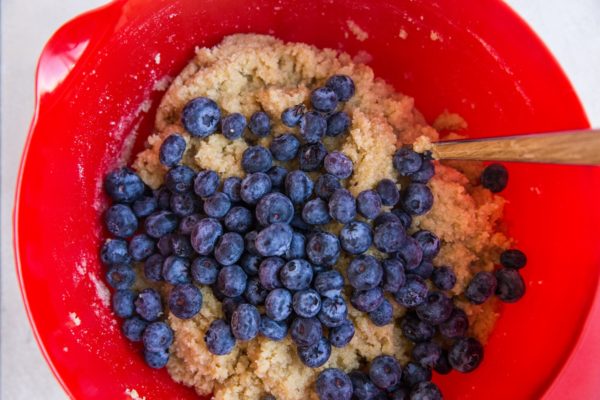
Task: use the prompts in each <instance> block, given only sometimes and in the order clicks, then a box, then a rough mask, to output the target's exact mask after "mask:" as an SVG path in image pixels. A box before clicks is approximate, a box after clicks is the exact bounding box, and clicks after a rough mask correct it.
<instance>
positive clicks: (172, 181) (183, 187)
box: [165, 165, 196, 193]
mask: <svg viewBox="0 0 600 400" xmlns="http://www.w3.org/2000/svg"><path fill="white" fill-rule="evenodd" d="M195 177H196V173H195V172H194V170H193V169H191V168H190V167H187V166H185V165H178V166H176V167H174V168H171V169H170V170H169V172H167V174H166V175H165V186H166V187H167V188H169V190H170V191H171V193H185V192H189V191H190V190H191V189H192V187H193V186H194V178H195Z"/></svg>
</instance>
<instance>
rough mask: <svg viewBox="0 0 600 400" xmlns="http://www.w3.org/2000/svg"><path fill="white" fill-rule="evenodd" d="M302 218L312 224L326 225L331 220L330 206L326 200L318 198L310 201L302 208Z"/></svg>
mask: <svg viewBox="0 0 600 400" xmlns="http://www.w3.org/2000/svg"><path fill="white" fill-rule="evenodd" d="M290 204H291V203H290ZM302 219H303V220H304V222H306V223H307V224H310V225H325V224H328V223H329V222H331V216H330V215H329V207H328V205H327V203H326V202H325V200H323V199H320V198H316V199H312V200H310V201H308V202H307V203H306V204H305V205H304V207H303V208H302Z"/></svg>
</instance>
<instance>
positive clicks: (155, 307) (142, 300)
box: [135, 288, 163, 322]
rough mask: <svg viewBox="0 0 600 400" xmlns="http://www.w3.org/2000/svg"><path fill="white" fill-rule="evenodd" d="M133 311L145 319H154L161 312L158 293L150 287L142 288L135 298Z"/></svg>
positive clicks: (150, 320)
mask: <svg viewBox="0 0 600 400" xmlns="http://www.w3.org/2000/svg"><path fill="white" fill-rule="evenodd" d="M135 312H137V313H138V314H139V316H140V317H142V318H143V319H145V320H146V321H149V322H152V321H156V320H157V319H158V317H160V316H161V315H162V314H163V308H162V302H161V300H160V294H159V293H158V292H157V291H156V290H155V289H152V288H148V289H144V290H142V291H141V292H140V293H139V294H138V296H137V299H135Z"/></svg>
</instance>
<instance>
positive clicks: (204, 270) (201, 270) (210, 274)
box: [191, 257, 219, 285]
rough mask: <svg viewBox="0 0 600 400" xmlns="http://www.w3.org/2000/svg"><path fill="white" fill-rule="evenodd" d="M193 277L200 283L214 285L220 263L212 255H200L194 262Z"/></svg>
mask: <svg viewBox="0 0 600 400" xmlns="http://www.w3.org/2000/svg"><path fill="white" fill-rule="evenodd" d="M191 274H192V279H193V280H194V282H196V283H198V284H200V285H212V284H213V283H215V282H216V281H217V276H218V274H219V265H218V264H217V262H216V261H215V260H214V259H213V258H210V257H198V258H196V259H195V260H194V261H193V262H192V268H191Z"/></svg>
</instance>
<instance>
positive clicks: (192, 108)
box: [181, 97, 221, 138]
mask: <svg viewBox="0 0 600 400" xmlns="http://www.w3.org/2000/svg"><path fill="white" fill-rule="evenodd" d="M220 119H221V111H220V110H219V106H217V103H215V102H214V101H213V100H211V99H209V98H206V97H196V98H195V99H192V100H190V101H189V102H188V103H187V104H186V105H185V107H183V111H182V112H181V123H182V124H183V126H184V127H185V129H186V130H187V131H188V132H189V133H191V134H192V136H198V137H202V138H203V137H207V136H209V135H211V134H212V133H214V132H215V131H216V130H217V126H218V124H219V120H220Z"/></svg>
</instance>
